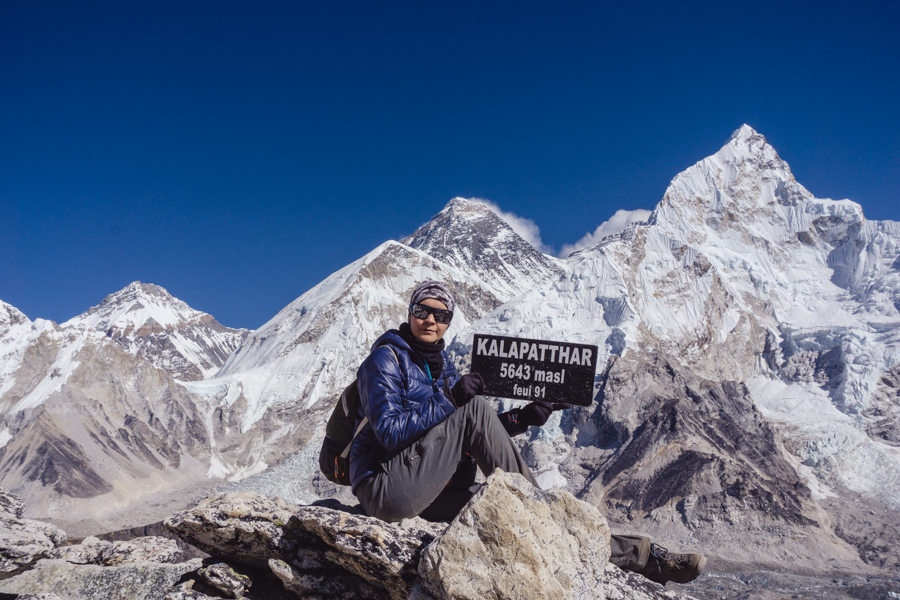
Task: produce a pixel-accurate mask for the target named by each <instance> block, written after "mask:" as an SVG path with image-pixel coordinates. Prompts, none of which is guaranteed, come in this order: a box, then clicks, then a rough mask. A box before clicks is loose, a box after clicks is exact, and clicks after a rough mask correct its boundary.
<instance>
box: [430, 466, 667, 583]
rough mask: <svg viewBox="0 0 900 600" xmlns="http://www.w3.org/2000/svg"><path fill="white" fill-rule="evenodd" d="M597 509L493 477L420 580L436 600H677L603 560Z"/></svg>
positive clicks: (605, 551) (605, 539)
mask: <svg viewBox="0 0 900 600" xmlns="http://www.w3.org/2000/svg"><path fill="white" fill-rule="evenodd" d="M609 538H610V531H609V527H608V526H607V523H606V519H605V518H604V517H603V515H601V514H600V511H598V510H597V508H596V507H594V506H592V505H590V504H587V503H586V502H582V501H580V500H577V499H576V498H575V497H574V496H573V495H572V494H570V493H568V492H566V491H564V490H549V491H543V490H540V489H538V488H536V487H534V486H532V485H531V484H530V483H528V482H527V481H526V480H525V478H524V477H522V476H521V475H518V474H510V473H504V472H502V471H496V472H495V473H493V474H492V475H491V476H490V477H489V478H488V480H487V482H486V484H485V485H484V486H483V487H482V488H481V490H479V492H478V493H477V494H476V495H475V497H473V498H472V500H471V501H470V502H469V504H467V505H466V507H465V508H464V509H463V510H462V512H461V513H460V514H459V516H458V517H457V518H456V519H455V520H454V521H453V523H452V524H451V525H450V527H449V528H448V529H447V530H446V531H445V532H444V533H443V535H441V536H440V537H439V538H438V539H437V540H435V541H434V542H433V543H432V544H431V545H429V546H428V547H427V548H426V549H425V551H424V552H423V553H422V557H421V560H420V562H419V574H420V575H421V576H422V581H423V583H424V586H425V587H426V588H427V590H428V591H429V592H430V593H431V594H432V595H433V596H434V597H435V598H437V599H438V600H462V599H470V598H471V599H474V598H479V599H491V600H506V599H509V600H513V599H515V600H543V599H544V598H566V599H571V600H602V599H607V598H608V599H613V598H646V599H648V600H649V599H650V598H678V597H682V598H683V597H684V596H678V595H674V594H665V593H664V592H663V590H662V588H661V587H660V586H658V585H657V584H654V583H651V582H650V581H648V580H646V579H643V578H642V577H640V576H637V575H631V574H626V573H625V572H624V571H622V570H620V569H618V568H617V567H615V566H613V565H611V564H610V563H609V562H608V561H609V555H610V546H609Z"/></svg>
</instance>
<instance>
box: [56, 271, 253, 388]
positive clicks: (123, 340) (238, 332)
mask: <svg viewBox="0 0 900 600" xmlns="http://www.w3.org/2000/svg"><path fill="white" fill-rule="evenodd" d="M63 326H64V327H77V326H84V327H90V328H92V329H96V330H97V331H102V332H104V333H106V335H108V336H109V337H111V338H112V339H113V340H115V341H116V342H117V343H119V345H121V346H122V347H123V348H125V350H127V351H128V352H129V353H131V354H134V355H136V356H142V357H144V358H147V359H148V360H150V362H152V363H153V364H154V365H156V366H157V367H159V368H161V369H163V370H164V371H167V372H169V373H171V374H172V375H173V376H174V377H175V378H176V379H181V380H184V381H196V380H199V379H205V378H207V377H210V376H212V375H214V374H215V373H216V372H217V371H218V370H219V369H220V368H221V367H222V365H223V364H225V360H226V359H227V358H228V357H229V356H230V355H231V353H232V352H234V351H235V350H236V349H237V348H238V346H240V345H241V342H242V341H243V340H244V338H245V337H247V335H248V334H249V333H250V332H249V331H248V330H246V329H230V328H228V327H225V326H223V325H221V324H219V322H218V321H216V320H215V319H214V318H213V316H212V315H208V314H206V313H204V312H200V311H198V310H194V309H193V308H191V307H190V306H188V305H187V304H186V303H185V302H183V301H181V300H179V299H178V298H174V297H172V295H170V294H169V292H167V291H166V290H164V289H163V288H161V287H160V286H158V285H153V284H149V283H141V282H140V281H135V282H134V283H132V284H130V285H129V286H128V287H126V288H124V289H122V290H120V291H118V292H116V293H115V294H110V295H109V296H107V297H106V298H104V299H103V302H101V303H100V304H98V305H97V306H94V307H93V308H91V309H90V310H88V311H87V312H85V313H84V314H81V315H78V316H77V317H75V318H73V319H70V320H69V321H66V322H65V323H63Z"/></svg>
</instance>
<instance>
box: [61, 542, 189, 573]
mask: <svg viewBox="0 0 900 600" xmlns="http://www.w3.org/2000/svg"><path fill="white" fill-rule="evenodd" d="M180 555H181V548H180V547H179V545H178V542H177V541H175V540H170V539H167V538H163V537H157V536H146V537H140V538H134V539H133V540H128V541H116V542H106V541H103V540H100V539H98V538H96V537H93V536H89V537H86V538H85V539H84V540H83V541H82V542H81V543H80V544H74V545H72V546H62V547H60V548H57V549H56V550H54V551H53V552H52V553H51V556H50V557H49V558H59V559H62V560H64V561H66V562H70V563H73V564H77V565H87V564H96V565H106V566H114V565H120V564H128V563H135V562H160V563H174V562H175V561H176V560H177V559H178V557H179V556H180Z"/></svg>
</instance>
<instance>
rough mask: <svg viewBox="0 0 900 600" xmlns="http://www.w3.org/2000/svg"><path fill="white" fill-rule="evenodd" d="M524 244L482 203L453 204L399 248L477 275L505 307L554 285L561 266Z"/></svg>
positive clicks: (457, 201)
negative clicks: (515, 298) (507, 301)
mask: <svg viewBox="0 0 900 600" xmlns="http://www.w3.org/2000/svg"><path fill="white" fill-rule="evenodd" d="M523 242H525V240H523V239H522V238H521V237H520V236H519V235H518V234H517V233H515V232H514V231H513V230H512V228H511V227H510V226H509V225H507V224H506V222H504V221H503V219H501V218H500V217H498V216H497V215H496V214H494V213H493V212H492V211H491V210H490V209H489V208H488V207H487V206H485V205H484V204H483V203H480V202H477V201H474V200H467V199H465V198H454V199H453V200H451V201H450V202H449V203H448V204H447V206H445V207H444V210H442V211H441V212H439V213H438V214H437V215H435V216H434V217H433V218H432V219H431V220H430V221H429V222H428V223H425V224H424V225H422V226H421V227H420V228H419V229H417V230H416V231H415V233H413V234H412V235H411V236H409V237H407V238H404V239H403V240H402V243H404V244H406V245H407V246H410V247H411V248H416V249H417V250H421V251H422V252H425V253H426V254H429V255H431V256H433V257H434V258H436V259H438V260H440V261H441V262H443V263H445V264H448V265H450V266H452V267H455V268H456V269H458V270H460V271H465V272H466V273H472V274H474V275H476V276H477V277H478V278H479V279H481V281H483V282H484V284H485V285H486V286H487V287H490V288H493V289H492V291H493V293H494V295H495V296H496V297H498V298H502V299H503V300H504V301H506V300H510V299H512V298H514V297H516V296H518V295H520V294H523V293H524V292H528V291H531V290H540V289H543V288H545V287H547V285H548V284H550V283H551V282H553V281H554V280H556V279H558V278H559V277H560V276H561V275H562V274H563V273H564V272H565V268H564V267H563V266H562V264H561V261H559V260H557V259H555V258H553V257H550V256H547V255H545V254H542V253H540V252H538V251H537V250H535V249H534V247H532V246H531V245H530V244H528V243H527V242H525V243H523Z"/></svg>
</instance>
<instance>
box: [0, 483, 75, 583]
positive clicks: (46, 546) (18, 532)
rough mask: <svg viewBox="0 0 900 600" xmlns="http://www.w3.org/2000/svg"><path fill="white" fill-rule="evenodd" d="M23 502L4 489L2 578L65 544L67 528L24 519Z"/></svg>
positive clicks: (1, 506)
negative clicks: (22, 516) (58, 545)
mask: <svg viewBox="0 0 900 600" xmlns="http://www.w3.org/2000/svg"><path fill="white" fill-rule="evenodd" d="M21 515H22V501H21V500H19V499H18V498H17V497H16V496H14V495H13V494H11V493H9V492H7V491H5V490H0V579H6V578H8V577H12V576H14V575H16V574H17V573H20V572H21V571H23V570H25V569H27V568H28V567H30V566H31V565H32V564H34V563H35V562H37V561H38V560H39V559H41V558H44V557H46V556H50V555H51V554H52V553H53V548H54V546H56V545H57V544H62V543H65V541H66V534H65V532H64V531H62V530H61V529H59V528H58V527H56V526H54V525H50V524H49V523H43V522H41V521H34V520H32V519H23V518H21Z"/></svg>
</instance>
